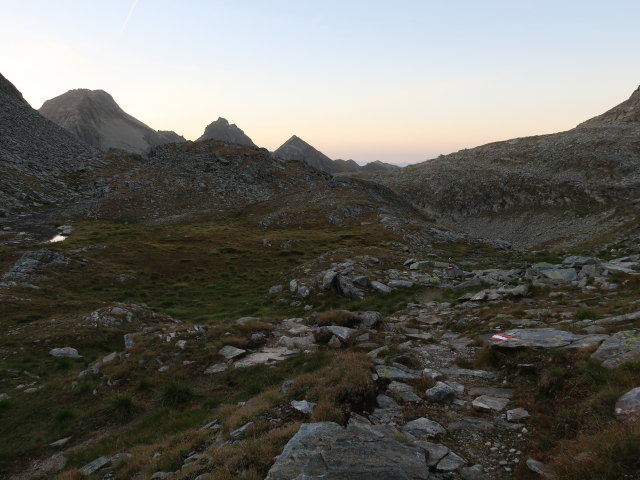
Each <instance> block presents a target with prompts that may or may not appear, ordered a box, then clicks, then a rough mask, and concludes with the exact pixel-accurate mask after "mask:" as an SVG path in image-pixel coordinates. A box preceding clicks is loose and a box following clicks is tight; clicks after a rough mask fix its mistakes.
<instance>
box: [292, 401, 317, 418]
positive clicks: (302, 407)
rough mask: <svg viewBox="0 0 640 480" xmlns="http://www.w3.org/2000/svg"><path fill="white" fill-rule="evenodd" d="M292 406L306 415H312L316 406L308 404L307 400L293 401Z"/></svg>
mask: <svg viewBox="0 0 640 480" xmlns="http://www.w3.org/2000/svg"><path fill="white" fill-rule="evenodd" d="M291 406H292V407H293V408H295V409H296V410H298V411H299V412H302V413H304V414H305V415H311V414H312V413H313V409H314V407H315V406H316V404H315V403H311V402H307V401H306V400H300V401H298V400H292V401H291Z"/></svg>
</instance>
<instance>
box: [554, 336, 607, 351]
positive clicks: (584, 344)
mask: <svg viewBox="0 0 640 480" xmlns="http://www.w3.org/2000/svg"><path fill="white" fill-rule="evenodd" d="M607 338H609V335H604V334H602V335H585V336H584V337H582V338H580V339H578V340H576V341H575V342H572V343H570V344H569V345H567V346H566V347H562V348H569V349H574V348H575V349H580V348H592V347H597V346H598V345H600V344H601V343H602V342H604V341H605V340H606V339H607Z"/></svg>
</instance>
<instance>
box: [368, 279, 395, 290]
mask: <svg viewBox="0 0 640 480" xmlns="http://www.w3.org/2000/svg"><path fill="white" fill-rule="evenodd" d="M371 286H372V287H373V289H374V290H377V291H378V292H380V293H391V288H390V287H388V286H387V285H385V284H384V283H382V282H378V281H376V280H374V281H372V282H371Z"/></svg>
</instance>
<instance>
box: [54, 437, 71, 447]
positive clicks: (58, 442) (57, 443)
mask: <svg viewBox="0 0 640 480" xmlns="http://www.w3.org/2000/svg"><path fill="white" fill-rule="evenodd" d="M69 440H71V437H65V438H61V439H60V440H56V441H55V442H53V443H50V444H49V446H50V447H53V448H62V447H64V446H65V445H66V444H67V443H69Z"/></svg>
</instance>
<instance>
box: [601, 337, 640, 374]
mask: <svg viewBox="0 0 640 480" xmlns="http://www.w3.org/2000/svg"><path fill="white" fill-rule="evenodd" d="M591 358H595V359H598V360H602V365H603V366H604V367H606V368H616V367H619V366H620V365H621V364H623V363H624V362H630V361H634V360H638V359H640V330H624V331H622V332H617V333H614V334H613V335H611V336H610V337H609V338H607V339H606V340H605V341H604V342H602V344H601V345H600V347H599V348H598V350H596V351H595V352H593V353H592V354H591Z"/></svg>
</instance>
